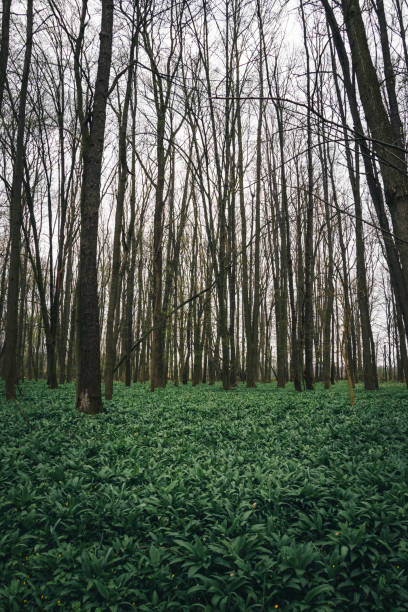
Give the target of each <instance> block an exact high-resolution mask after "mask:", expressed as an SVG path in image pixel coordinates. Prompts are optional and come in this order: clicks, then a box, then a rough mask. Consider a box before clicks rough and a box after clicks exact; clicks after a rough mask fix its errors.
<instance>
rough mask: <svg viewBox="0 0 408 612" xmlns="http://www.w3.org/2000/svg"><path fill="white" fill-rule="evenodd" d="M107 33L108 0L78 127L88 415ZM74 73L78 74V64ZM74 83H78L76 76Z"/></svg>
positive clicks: (95, 344)
mask: <svg viewBox="0 0 408 612" xmlns="http://www.w3.org/2000/svg"><path fill="white" fill-rule="evenodd" d="M112 28H113V0H102V18H101V32H100V47H99V59H98V71H97V77H96V83H95V94H94V101H93V112H92V120H91V126H90V130H89V133H86V134H84V130H85V129H86V130H87V127H86V125H83V126H82V128H83V138H84V142H83V178H82V188H81V233H80V255H79V275H78V305H77V310H78V312H77V335H78V380H77V408H78V409H79V410H81V411H82V412H86V413H88V414H97V413H98V412H101V411H102V410H103V406H102V396H101V370H100V336H99V307H98V276H97V269H96V264H97V240H98V220H99V219H98V216H99V204H100V185H101V168H102V155H103V144H104V135H105V121H106V104H107V98H108V89H109V73H110V66H111V57H112ZM77 61H79V58H77ZM77 72H79V66H78V65H77ZM78 78H79V79H80V75H79V76H78ZM78 78H77V83H78ZM77 89H78V87H77ZM77 94H79V92H77Z"/></svg>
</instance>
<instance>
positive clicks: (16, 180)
mask: <svg viewBox="0 0 408 612" xmlns="http://www.w3.org/2000/svg"><path fill="white" fill-rule="evenodd" d="M32 38H33V0H27V26H26V46H25V55H24V66H23V74H22V78H21V91H20V105H19V110H18V125H17V142H16V153H15V159H14V168H13V181H12V185H11V195H10V265H9V275H8V294H7V319H6V339H5V347H4V378H5V381H6V398H7V399H8V400H15V399H16V390H15V382H16V378H17V313H18V308H17V305H18V295H19V279H20V246H21V221H22V185H23V172H24V133H25V117H26V103H27V90H28V79H29V73H30V64H31V51H32Z"/></svg>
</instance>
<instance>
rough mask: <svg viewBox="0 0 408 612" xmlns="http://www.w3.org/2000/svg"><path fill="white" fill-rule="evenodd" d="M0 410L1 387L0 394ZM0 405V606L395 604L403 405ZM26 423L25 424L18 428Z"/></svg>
mask: <svg viewBox="0 0 408 612" xmlns="http://www.w3.org/2000/svg"><path fill="white" fill-rule="evenodd" d="M0 393H1V397H4V390H3V388H2V387H1V388H0ZM22 393H23V395H22V396H21V397H20V399H19V406H20V410H19V409H18V407H17V406H16V405H14V404H11V403H10V404H6V402H5V401H4V400H1V402H0V440H1V446H0V610H10V611H14V610H16V611H20V610H23V609H27V610H56V609H58V608H60V609H62V610H101V611H105V610H119V611H121V610H124V611H125V610H128V609H129V610H131V609H137V610H154V611H160V610H176V611H181V610H208V611H210V610H225V611H228V612H231V611H235V610H237V611H238V610H254V611H255V610H274V609H278V608H279V609H280V610H284V611H287V612H294V611H298V610H299V611H300V610H319V611H326V610H327V611H329V610H339V611H348V610H367V611H370V612H372V611H373V610H386V611H392V612H397V611H400V610H401V611H402V610H405V611H406V610H407V609H408V465H407V462H408V392H407V390H406V388H404V387H403V386H402V385H397V384H388V385H383V386H382V387H381V389H380V391H378V392H364V391H363V390H362V389H361V388H360V387H358V388H357V391H356V404H355V406H354V407H351V406H350V405H349V402H348V393H347V387H346V385H345V384H344V383H339V384H337V385H335V387H334V388H333V389H332V390H330V391H324V390H322V389H318V390H317V391H315V392H308V393H303V394H296V393H295V392H294V391H293V390H291V389H287V390H278V389H276V386H275V385H272V384H270V385H266V384H265V385H261V384H260V385H258V387H257V388H256V389H251V390H247V389H246V388H245V387H244V386H241V385H240V386H238V388H237V389H236V390H234V391H231V392H223V391H222V389H221V388H220V387H219V386H216V387H209V386H204V385H201V386H198V387H195V388H192V387H191V386H190V385H188V386H187V387H179V388H175V387H173V386H171V385H169V386H168V388H167V389H164V390H158V391H156V392H155V393H154V394H152V393H150V391H149V390H148V387H147V386H146V385H141V384H137V385H133V386H132V387H131V388H130V389H128V388H126V387H125V386H124V385H122V384H115V388H114V399H113V400H112V401H111V402H106V403H105V407H106V411H105V413H104V414H102V415H99V416H97V417H89V416H85V415H82V414H78V413H77V412H76V411H75V409H74V396H75V390H74V386H73V385H64V386H61V387H60V388H59V389H57V390H56V391H49V390H48V389H47V387H46V385H45V383H44V382H37V383H34V382H25V383H24V385H23V386H22ZM22 414H24V415H25V418H26V419H27V420H28V421H29V422H30V423H31V424H32V427H31V426H30V425H29V424H28V423H27V420H24V418H23V416H22Z"/></svg>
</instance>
